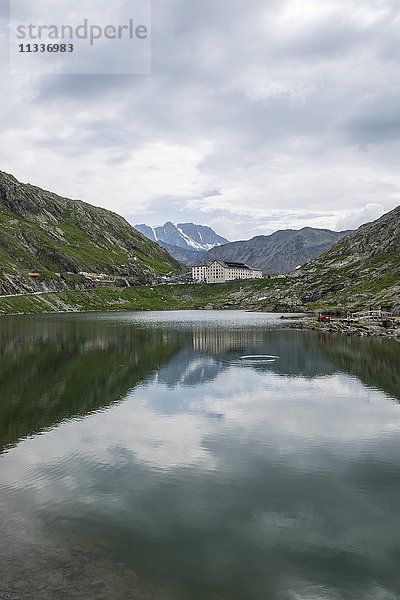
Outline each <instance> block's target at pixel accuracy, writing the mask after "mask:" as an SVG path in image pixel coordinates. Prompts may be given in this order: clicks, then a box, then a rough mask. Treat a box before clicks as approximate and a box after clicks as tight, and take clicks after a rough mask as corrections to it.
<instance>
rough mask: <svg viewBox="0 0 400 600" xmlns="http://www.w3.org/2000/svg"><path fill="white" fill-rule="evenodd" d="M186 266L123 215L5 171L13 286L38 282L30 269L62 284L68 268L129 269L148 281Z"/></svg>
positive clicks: (1, 223) (4, 248) (3, 243)
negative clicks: (34, 280)
mask: <svg viewBox="0 0 400 600" xmlns="http://www.w3.org/2000/svg"><path fill="white" fill-rule="evenodd" d="M133 257H135V258H136V260H135V261H133V260H132V258H133ZM130 259H131V260H130ZM181 270H182V265H181V264H180V263H178V262H177V261H176V260H175V259H173V258H172V257H171V256H169V254H168V253H167V252H166V251H165V250H164V249H163V248H160V247H159V246H158V245H157V244H155V243H153V242H151V241H150V240H148V239H147V238H146V237H145V236H143V235H142V234H140V233H139V232H137V231H136V230H135V229H134V228H133V227H132V226H131V225H130V224H129V223H128V222H127V221H125V219H123V218H122V217H121V216H119V215H117V214H115V213H112V212H110V211H107V210H105V209H102V208H97V207H94V206H91V205H89V204H86V203H84V202H81V201H79V200H69V199H67V198H62V197H60V196H57V195H56V194H53V193H51V192H47V191H45V190H41V189H40V188H37V187H34V186H31V185H26V184H21V183H19V182H18V181H17V180H16V179H15V178H13V177H12V176H10V175H7V174H6V173H2V172H0V280H1V279H2V277H1V272H3V281H7V275H10V276H11V277H12V278H16V284H15V285H14V289H12V286H11V290H7V291H19V290H21V291H22V290H23V289H24V283H26V285H27V286H29V284H32V280H31V279H30V278H29V277H27V276H26V272H27V271H37V272H39V273H40V275H41V280H42V281H49V280H52V281H53V282H55V284H57V282H59V281H60V279H59V277H58V276H57V275H56V273H59V272H63V271H72V272H74V273H77V272H79V271H89V272H97V273H99V272H104V273H109V274H111V275H116V276H118V275H124V274H126V275H128V276H130V277H132V278H134V279H135V280H136V281H142V282H145V281H148V280H149V278H151V277H152V276H153V275H163V274H166V273H171V272H179V271H181ZM0 283H1V281H0ZM18 283H19V284H20V285H19V286H18ZM10 285H11V284H9V287H10ZM60 287H61V286H60ZM6 289H7V288H6Z"/></svg>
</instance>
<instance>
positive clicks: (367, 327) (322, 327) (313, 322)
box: [283, 316, 400, 341]
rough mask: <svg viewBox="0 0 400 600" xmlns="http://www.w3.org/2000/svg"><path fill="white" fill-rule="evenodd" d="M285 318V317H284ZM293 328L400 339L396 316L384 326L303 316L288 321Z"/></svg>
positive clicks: (399, 326) (398, 320)
mask: <svg viewBox="0 0 400 600" xmlns="http://www.w3.org/2000/svg"><path fill="white" fill-rule="evenodd" d="M283 318H285V317H283ZM288 327H290V328H291V329H308V330H312V331H322V332H324V333H345V334H347V335H357V336H368V337H376V336H384V337H392V338H395V339H397V340H398V341H400V319H399V318H395V319H394V320H393V321H392V322H391V325H390V326H383V325H379V324H372V323H351V324H350V325H349V324H347V322H346V320H345V319H340V318H336V319H331V321H330V322H326V323H322V322H319V321H318V320H317V319H316V318H315V316H312V317H311V316H305V317H301V318H300V319H299V320H297V321H295V322H290V323H288Z"/></svg>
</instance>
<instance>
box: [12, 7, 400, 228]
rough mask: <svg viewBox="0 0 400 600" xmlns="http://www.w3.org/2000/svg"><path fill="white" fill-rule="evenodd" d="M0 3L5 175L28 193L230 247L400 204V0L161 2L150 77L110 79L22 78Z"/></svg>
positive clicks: (350, 223) (334, 224) (357, 219)
mask: <svg viewBox="0 0 400 600" xmlns="http://www.w3.org/2000/svg"><path fill="white" fill-rule="evenodd" d="M0 2H1V4H0V18H1V29H0V32H1V34H0V44H1V54H0V68H1V81H2V86H1V94H0V116H1V129H0V169H2V170H4V171H7V172H9V173H12V174H14V175H15V176H16V177H17V178H18V179H19V180H21V181H23V182H30V183H34V184H36V185H39V186H40V187H43V188H46V189H50V190H52V191H55V192H57V193H59V194H61V195H64V196H68V197H73V198H80V199H82V200H85V201H87V202H90V203H92V204H95V205H98V206H103V207H106V208H109V209H112V210H114V211H116V212H119V213H121V214H123V215H124V216H125V217H126V218H127V219H128V220H129V221H130V222H131V223H132V224H135V223H143V222H145V223H148V224H151V225H159V224H162V223H164V222H165V221H166V220H172V221H180V222H182V221H194V222H196V223H200V224H207V225H211V226H213V227H214V228H215V229H216V231H217V232H218V233H220V234H222V235H225V236H226V237H228V238H229V239H231V240H233V239H240V238H248V237H251V236H252V235H257V234H260V233H266V234H268V233H271V232H273V231H275V230H277V229H284V228H287V227H293V228H301V227H303V226H306V225H310V226H313V227H328V228H331V229H348V228H354V227H357V226H358V225H360V224H361V223H363V222H366V221H370V220H373V219H375V218H377V217H379V216H380V215H381V214H383V213H384V212H387V211H388V210H390V209H392V208H394V207H395V206H397V205H399V204H400V169H399V157H400V60H399V59H400V5H399V3H398V0H301V1H300V0H247V1H246V2H242V1H239V0H229V1H228V0H217V1H216V0H191V1H190V2H188V1H187V0H153V2H152V72H151V74H150V75H108V76H107V75H30V74H13V73H11V72H10V67H9V50H8V45H9V41H8V39H9V37H8V25H9V14H8V2H7V1H6V0H0ZM85 2H86V5H87V6H88V5H90V4H92V5H93V10H95V7H96V4H97V2H96V0H93V1H91V0H85ZM127 6H134V3H133V2H132V0H120V1H119V2H116V3H115V7H116V8H115V11H118V10H121V11H124V14H125V13H126V10H127ZM121 14H122V13H121ZM88 16H89V17H90V15H88ZM117 17H118V14H116V17H115V18H117ZM121 60H122V58H121Z"/></svg>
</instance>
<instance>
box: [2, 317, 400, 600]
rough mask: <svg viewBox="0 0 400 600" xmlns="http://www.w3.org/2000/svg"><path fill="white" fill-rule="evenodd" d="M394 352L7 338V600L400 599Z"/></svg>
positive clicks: (168, 335)
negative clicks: (27, 599) (26, 599)
mask: <svg viewBox="0 0 400 600" xmlns="http://www.w3.org/2000/svg"><path fill="white" fill-rule="evenodd" d="M399 400H400V344H399V343H398V342H396V341H394V340H390V339H383V338H375V339H372V338H368V339H366V338H349V337H347V336H341V335H337V336H332V337H331V336H329V335H328V334H326V335H323V334H318V333H314V332H302V331H296V330H289V329H286V330H285V329H282V328H281V323H280V321H279V319H278V318H277V316H275V315H266V314H251V313H245V312H218V311H210V312H208V311H198V312H196V311H187V312H176V313H129V314H86V315H84V314H80V315H46V316H32V317H31V316H24V317H12V318H2V319H1V320H0V599H1V600H3V599H10V600H19V599H25V598H29V599H40V600H42V599H43V600H47V599H50V598H51V599H53V598H54V599H64V598H65V599H72V600H75V599H82V600H83V599H86V600H87V599H103V598H104V599H106V598H107V600H114V599H115V600H117V599H121V600H123V599H128V600H129V599H130V598H132V599H133V598H135V599H136V600H144V599H148V600H150V599H152V600H154V599H161V598H163V599H169V600H306V599H307V600H342V599H346V600H396V599H399V598H400V408H399Z"/></svg>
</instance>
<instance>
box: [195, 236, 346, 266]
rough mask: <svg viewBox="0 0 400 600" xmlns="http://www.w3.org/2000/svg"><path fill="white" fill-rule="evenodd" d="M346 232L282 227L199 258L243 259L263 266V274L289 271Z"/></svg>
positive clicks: (320, 251) (310, 258) (250, 263)
mask: <svg viewBox="0 0 400 600" xmlns="http://www.w3.org/2000/svg"><path fill="white" fill-rule="evenodd" d="M349 233H350V231H330V230H329V229H314V228H313V227H303V229H300V230H294V229H284V230H280V231H275V233H272V234H271V235H258V236H256V237H253V238H252V239H250V240H247V241H240V242H231V243H229V244H225V245H223V246H218V247H216V248H212V249H211V250H209V251H208V252H207V254H205V255H204V256H203V257H202V260H205V261H206V262H210V261H213V260H223V261H232V262H242V263H246V264H248V265H250V266H251V267H254V268H257V269H262V271H263V273H264V274H277V273H288V272H290V271H293V270H294V269H296V267H298V266H301V265H304V264H305V263H307V262H308V261H310V260H312V259H314V258H316V257H317V256H320V255H321V254H323V253H324V252H326V251H327V250H329V248H331V247H332V246H333V245H334V244H336V243H337V242H338V241H339V240H341V239H342V238H343V237H344V236H346V235H348V234H349Z"/></svg>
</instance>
